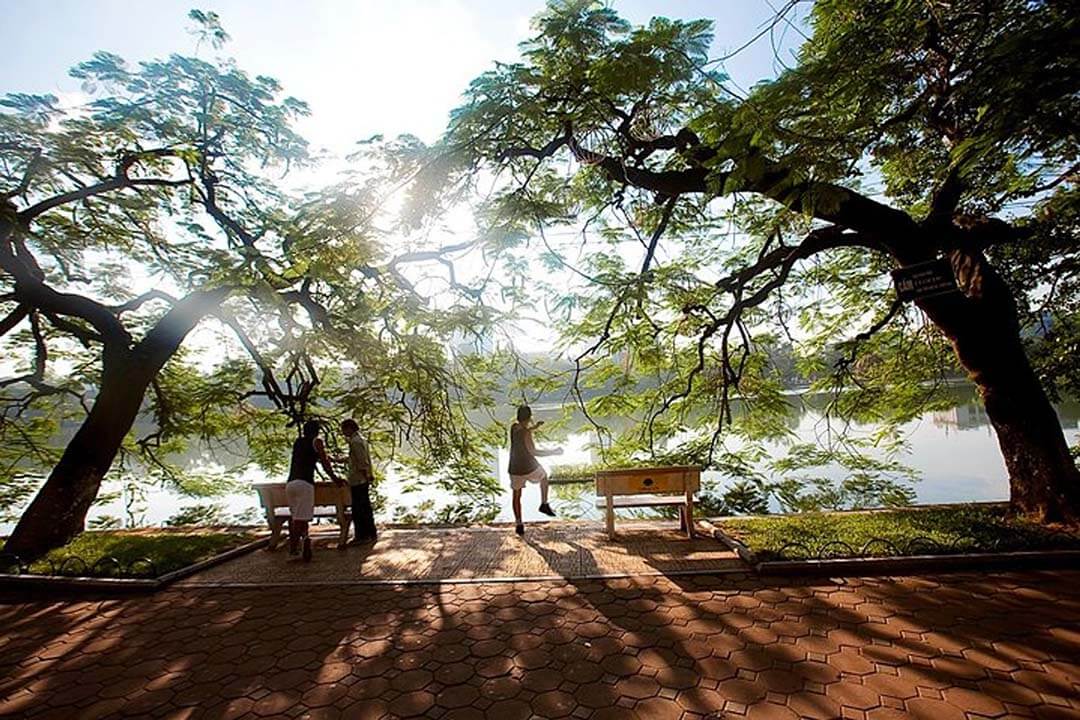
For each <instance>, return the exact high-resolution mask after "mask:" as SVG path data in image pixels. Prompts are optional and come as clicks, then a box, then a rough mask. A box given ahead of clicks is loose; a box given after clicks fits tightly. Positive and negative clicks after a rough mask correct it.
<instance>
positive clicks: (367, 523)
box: [341, 418, 376, 545]
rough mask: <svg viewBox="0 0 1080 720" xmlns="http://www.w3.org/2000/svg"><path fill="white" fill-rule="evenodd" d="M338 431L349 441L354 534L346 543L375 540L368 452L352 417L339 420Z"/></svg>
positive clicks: (371, 476)
mask: <svg viewBox="0 0 1080 720" xmlns="http://www.w3.org/2000/svg"><path fill="white" fill-rule="evenodd" d="M341 434H342V435H344V436H345V437H346V438H347V439H348V441H349V487H350V488H351V490H352V518H353V528H354V529H355V531H356V532H355V537H354V538H353V539H352V542H350V543H349V544H350V545H366V544H368V543H373V542H375V538H376V532H375V514H374V512H373V511H372V509H371V483H372V482H373V481H374V480H375V473H374V472H373V471H372V469H371V453H369V452H368V446H367V441H365V440H364V437H363V436H362V435H361V434H360V426H359V425H357V424H356V421H355V420H353V419H352V418H349V419H347V420H343V421H342V422H341Z"/></svg>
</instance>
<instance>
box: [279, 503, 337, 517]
mask: <svg viewBox="0 0 1080 720" xmlns="http://www.w3.org/2000/svg"><path fill="white" fill-rule="evenodd" d="M345 514H346V515H351V514H352V513H351V512H350V511H349V510H346V511H345ZM274 515H275V516H276V517H280V518H287V517H289V508H287V507H279V508H274ZM312 515H313V516H314V517H337V506H335V505H316V506H315V508H314V510H313V512H312Z"/></svg>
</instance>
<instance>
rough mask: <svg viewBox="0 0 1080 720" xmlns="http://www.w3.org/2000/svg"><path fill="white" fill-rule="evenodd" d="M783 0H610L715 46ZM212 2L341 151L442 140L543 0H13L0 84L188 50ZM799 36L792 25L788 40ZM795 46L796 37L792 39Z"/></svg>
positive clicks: (718, 49)
mask: <svg viewBox="0 0 1080 720" xmlns="http://www.w3.org/2000/svg"><path fill="white" fill-rule="evenodd" d="M780 4H782V2H781V0H773V2H772V3H770V0H711V1H710V0H665V1H663V2H660V1H657V0H627V1H625V2H613V3H612V5H613V6H614V7H615V9H616V10H618V11H619V13H620V14H621V15H622V16H623V17H625V18H627V19H629V20H631V21H632V22H646V21H647V20H648V19H649V18H650V17H652V16H654V15H666V16H668V17H678V18H687V19H690V18H698V17H706V18H710V19H713V20H715V21H716V35H717V39H716V43H715V45H714V48H713V49H714V55H715V56H719V55H722V54H724V53H725V52H728V51H730V50H732V49H735V48H737V47H739V46H740V45H742V44H743V43H744V42H746V41H747V40H748V39H750V38H751V37H753V36H754V35H755V34H757V32H758V31H759V30H760V28H761V27H762V24H763V23H764V22H766V21H767V20H769V19H770V18H771V17H772V16H773V14H774V9H773V8H774V7H775V6H778V5H780ZM193 7H197V8H199V9H203V10H213V11H215V12H217V13H218V14H219V15H220V16H221V19H222V22H223V24H224V26H225V29H226V30H227V31H228V32H229V34H230V35H231V36H232V42H230V43H229V44H228V45H227V46H226V47H225V49H224V52H225V53H227V54H229V55H231V56H233V57H235V58H236V59H237V61H238V63H239V64H240V67H242V68H244V69H245V70H247V71H249V72H251V73H257V74H262V75H270V76H272V77H276V78H277V79H278V80H280V81H281V82H282V84H283V85H284V87H285V90H286V91H287V92H288V93H289V94H291V95H294V96H296V97H298V98H301V99H303V100H306V101H307V102H308V103H310V105H311V108H312V117H311V118H310V119H309V120H307V121H306V122H305V124H304V126H303V127H302V130H303V132H304V134H305V135H306V136H307V137H308V139H309V140H310V141H312V142H313V143H314V144H315V145H316V146H321V147H326V148H328V149H330V150H332V151H334V152H336V153H339V154H344V153H345V152H347V151H348V150H349V148H350V146H351V144H352V143H353V142H355V141H356V140H359V139H362V138H365V137H368V136H370V135H372V134H374V133H386V134H397V133H400V132H410V133H413V134H415V135H417V136H419V137H421V138H422V139H424V140H433V139H434V138H435V137H436V136H437V135H438V133H439V132H440V131H441V130H442V128H443V127H444V125H445V121H446V115H447V112H448V111H449V110H450V109H451V108H452V107H453V106H454V105H455V104H456V103H457V100H458V98H459V94H460V92H461V90H463V89H464V88H465V86H466V84H467V83H468V82H469V80H471V79H472V78H473V77H475V76H476V75H478V74H479V73H480V72H482V71H484V70H485V69H487V68H488V67H490V65H491V62H492V61H493V60H501V61H504V62H505V61H510V60H513V59H514V58H515V57H516V56H517V44H518V43H519V42H520V41H522V40H524V39H526V38H527V37H528V36H529V34H530V33H529V19H530V18H531V17H532V16H533V15H535V14H536V13H537V12H539V11H540V10H542V9H543V7H544V3H543V2H542V0H468V1H466V0H362V1H354V0H336V1H335V0H304V2H296V1H295V0H258V1H257V2H256V1H255V0H247V1H240V0H226V1H223V2H212V1H211V2H208V1H207V0H202V1H201V2H199V1H198V0H153V2H143V1H138V0H93V1H91V2H88V1H87V0H49V1H48V2H41V1H40V0H5V2H4V22H5V25H6V26H7V27H8V28H9V29H14V28H18V32H9V33H5V35H6V37H5V39H4V40H5V47H4V62H3V63H0V93H6V92H51V93H54V94H65V93H69V92H75V91H78V83H77V82H76V81H74V80H71V79H70V78H68V77H67V70H68V68H70V67H71V66H72V65H74V64H76V63H78V62H80V61H82V60H85V59H87V58H89V57H90V55H91V54H92V53H93V52H94V51H96V50H107V51H109V52H113V53H116V54H118V55H120V56H122V57H124V58H126V59H128V60H140V59H146V58H150V57H158V56H164V55H167V54H169V53H172V52H183V53H187V52H191V51H192V50H193V49H194V40H193V38H192V37H191V36H190V35H188V34H187V31H186V29H187V28H188V27H189V25H190V23H189V21H188V20H187V12H188V11H189V10H190V9H192V8H193ZM799 39H800V38H799V37H798V36H797V34H796V33H794V32H793V31H791V30H790V29H788V32H787V37H786V38H785V39H784V40H785V42H784V44H785V45H786V46H788V47H791V46H792V44H793V43H795V41H797V40H799ZM795 44H797V43H795ZM725 65H726V67H727V70H728V72H729V73H730V74H731V76H732V78H733V79H734V80H735V81H736V82H737V83H738V84H739V85H741V86H743V87H746V86H748V85H749V84H751V83H753V82H755V81H757V80H759V79H762V78H765V77H769V76H771V75H773V73H774V69H773V52H772V47H771V46H770V41H769V37H768V36H766V37H763V38H762V39H761V40H760V41H758V42H757V43H755V45H754V46H752V47H750V48H749V49H747V50H746V51H744V52H742V53H740V54H739V55H737V56H736V57H735V58H733V59H731V60H730V61H729V62H727V63H725Z"/></svg>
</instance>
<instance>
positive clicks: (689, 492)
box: [596, 465, 701, 539]
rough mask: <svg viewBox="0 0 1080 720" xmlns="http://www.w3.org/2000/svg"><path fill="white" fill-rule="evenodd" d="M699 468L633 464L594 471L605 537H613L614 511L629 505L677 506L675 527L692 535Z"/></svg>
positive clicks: (699, 475)
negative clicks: (627, 466) (677, 515)
mask: <svg viewBox="0 0 1080 720" xmlns="http://www.w3.org/2000/svg"><path fill="white" fill-rule="evenodd" d="M700 483H701V467H700V466H698V465H677V466H669V467H633V468H622V469H612V470H597V471H596V495H597V498H596V507H598V508H603V510H604V515H605V520H606V522H605V525H606V526H607V532H608V536H609V537H612V538H614V537H615V510H616V509H617V508H632V507H677V508H679V528H680V529H681V530H683V531H685V532H686V535H687V537H689V538H690V539H693V537H694V494H695V493H697V491H698V488H699V487H700Z"/></svg>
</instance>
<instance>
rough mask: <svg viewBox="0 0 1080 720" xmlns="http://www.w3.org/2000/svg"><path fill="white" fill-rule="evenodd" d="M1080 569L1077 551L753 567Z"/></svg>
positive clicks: (769, 571)
mask: <svg viewBox="0 0 1080 720" xmlns="http://www.w3.org/2000/svg"><path fill="white" fill-rule="evenodd" d="M1077 566H1080V550H1020V551H1016V552H996V553H967V554H954V555H904V556H899V557H886V558H833V559H826V560H767V561H764V562H758V563H756V564H754V571H755V572H757V573H758V574H759V575H832V576H859V575H900V574H911V573H922V572H936V571H943V570H944V571H952V570H1032V569H1045V568H1059V567H1077Z"/></svg>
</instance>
